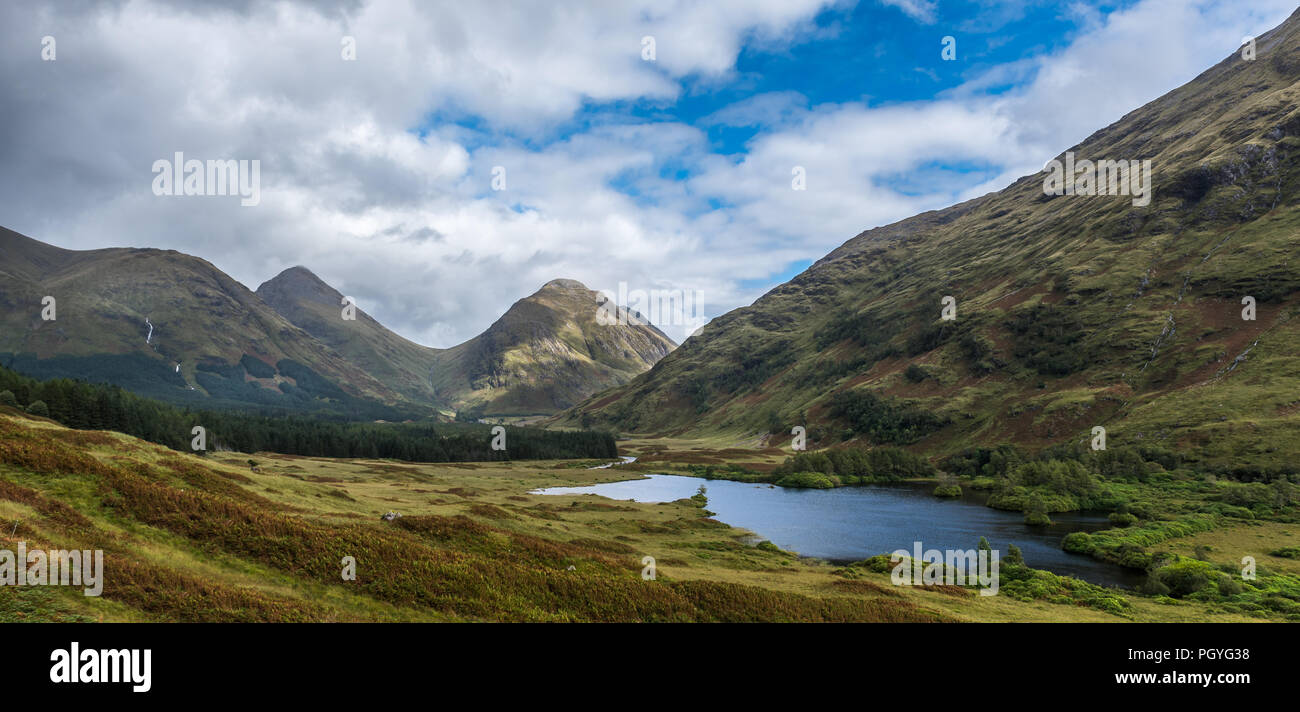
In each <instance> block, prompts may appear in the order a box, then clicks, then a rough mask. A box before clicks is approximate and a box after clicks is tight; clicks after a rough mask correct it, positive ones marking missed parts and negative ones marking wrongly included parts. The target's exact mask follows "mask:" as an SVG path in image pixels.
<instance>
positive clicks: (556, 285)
mask: <svg viewBox="0 0 1300 712" xmlns="http://www.w3.org/2000/svg"><path fill="white" fill-rule="evenodd" d="M542 289H582V290H585V291H591V290H589V289H587V285H585V284H583V283H582V282H579V281H578V280H576V279H563V278H561V279H552V280H551V281H549V282H547V283H546V284H543V285H542Z"/></svg>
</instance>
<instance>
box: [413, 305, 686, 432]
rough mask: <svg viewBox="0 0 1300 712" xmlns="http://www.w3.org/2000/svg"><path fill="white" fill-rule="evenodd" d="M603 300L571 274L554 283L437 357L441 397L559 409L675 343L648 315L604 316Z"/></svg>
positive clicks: (517, 408) (462, 402)
mask: <svg viewBox="0 0 1300 712" xmlns="http://www.w3.org/2000/svg"><path fill="white" fill-rule="evenodd" d="M603 299H604V297H603V296H602V295H601V294H600V293H599V292H595V291H592V290H590V289H587V288H586V287H585V286H583V285H582V284H581V283H579V282H575V281H574V280H571V279H557V280H553V281H551V282H548V283H546V284H545V285H543V286H542V288H541V289H539V290H538V291H537V292H536V293H535V294H533V295H532V296H529V297H527V298H524V299H521V300H519V301H517V302H515V304H514V305H513V306H511V307H510V309H509V310H507V311H506V313H505V314H504V315H502V317H501V318H500V319H498V320H497V321H496V322H495V323H493V324H492V326H490V327H488V329H487V330H486V331H484V332H483V333H482V334H480V335H478V336H476V337H474V338H473V339H470V340H469V341H466V342H465V343H463V344H459V345H457V346H454V347H452V348H450V349H447V350H446V351H441V352H439V353H437V354H436V355H435V356H434V359H433V361H434V363H433V383H434V386H435V387H436V388H437V391H438V395H439V398H441V399H444V400H446V401H448V402H449V403H451V404H452V405H453V406H454V407H456V408H458V409H468V410H470V411H473V412H477V413H483V414H486V415H533V414H539V413H554V412H556V411H558V410H562V409H564V408H567V407H569V406H571V405H573V404H575V403H578V402H579V401H581V400H582V399H584V398H586V397H587V396H590V395H591V394H593V393H596V392H599V391H601V390H603V389H605V388H608V387H610V386H616V385H620V384H623V383H626V382H627V381H628V380H630V379H631V378H632V377H634V376H636V375H637V374H639V373H642V372H644V371H645V370H647V369H648V368H650V367H651V366H653V365H654V364H655V363H656V362H657V361H658V360H659V359H661V358H663V357H664V356H665V355H666V354H668V353H669V352H670V351H671V350H672V349H673V348H674V347H675V344H674V343H673V342H672V340H671V339H669V338H668V337H667V336H665V335H664V334H663V332H661V331H659V330H658V329H657V328H655V327H654V326H653V325H651V324H648V323H644V321H643V320H640V319H632V320H630V323H626V324H600V323H598V320H597V312H598V309H599V307H600V304H601V303H602V301H603Z"/></svg>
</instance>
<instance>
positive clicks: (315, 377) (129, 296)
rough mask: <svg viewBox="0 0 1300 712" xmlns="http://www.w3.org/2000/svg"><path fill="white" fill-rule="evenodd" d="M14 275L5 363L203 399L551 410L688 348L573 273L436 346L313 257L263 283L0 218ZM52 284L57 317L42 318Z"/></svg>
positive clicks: (0, 335)
mask: <svg viewBox="0 0 1300 712" xmlns="http://www.w3.org/2000/svg"><path fill="white" fill-rule="evenodd" d="M0 278H2V281H0V309H2V310H3V313H2V314H0V364H3V365H6V366H9V367H12V368H14V369H16V370H19V371H22V372H24V373H27V374H28V375H31V376H35V377H38V378H54V377H67V378H81V379H84V380H90V381H102V382H108V383H115V384H117V385H120V386H123V387H124V388H127V389H129V390H132V391H135V392H137V393H139V394H141V395H145V396H149V397H153V398H159V399H162V400H166V401H169V402H173V403H179V404H183V405H191V406H196V407H209V406H222V407H236V408H244V407H254V408H258V409H269V410H288V411H327V412H335V413H339V414H344V415H352V416H356V417H366V418H380V417H382V418H390V417H402V418H406V417H419V416H421V415H430V414H432V413H433V412H434V409H444V408H452V409H466V408H469V409H472V410H473V411H474V413H475V414H481V415H518V414H528V415H533V414H550V413H554V412H556V411H558V410H561V409H563V408H567V407H569V406H571V405H573V404H575V403H577V402H579V401H581V400H582V399H584V398H586V397H587V396H589V395H591V394H593V393H595V392H596V391H598V390H600V389H602V388H606V387H608V386H613V385H619V384H622V383H626V382H627V381H628V380H629V379H631V378H632V377H633V376H635V375H637V374H638V373H641V372H642V371H645V370H646V369H648V368H650V366H652V365H653V364H654V363H655V362H656V361H657V360H659V359H660V358H662V357H663V356H664V355H665V354H667V353H668V352H669V351H670V350H672V348H673V347H674V344H673V342H672V341H671V340H669V339H668V338H667V337H666V336H664V335H663V334H662V333H661V332H660V331H659V330H658V329H656V328H654V327H653V326H651V325H649V324H647V323H645V322H644V321H643V320H640V319H637V318H635V317H632V318H629V319H627V320H626V321H628V322H629V323H625V324H624V323H620V324H611V325H601V324H598V323H597V319H596V314H597V312H598V311H599V310H600V308H601V305H602V303H603V297H602V296H601V295H600V294H599V293H597V292H593V291H591V290H589V289H587V288H586V287H584V286H582V284H580V283H578V282H575V281H573V280H565V279H557V280H554V281H552V282H549V283H547V284H546V285H545V286H543V287H542V288H541V289H540V290H539V291H538V292H537V293H536V294H533V295H532V296H530V297H527V298H525V299H521V300H519V301H518V302H516V303H515V304H514V306H512V307H511V308H510V310H509V311H507V312H506V313H505V314H504V315H503V316H502V317H501V318H500V319H498V320H497V321H496V323H494V324H492V326H491V327H489V328H488V329H487V331H485V332H484V333H483V334H480V335H479V336H476V337H474V338H473V339H470V340H469V341H466V342H465V343H463V344H460V345H459V346H455V347H453V348H450V349H434V348H429V347H427V346H421V345H419V344H416V343H414V342H411V341H408V340H407V339H404V338H402V337H401V336H398V335H397V334H395V333H393V332H392V331H390V330H388V329H387V328H385V327H384V326H383V325H382V324H380V323H379V322H378V321H376V320H375V319H374V318H372V317H371V316H370V315H369V314H366V313H365V312H364V311H362V310H361V309H355V314H354V315H355V319H346V318H344V305H343V304H342V301H343V295H342V294H341V293H339V291H338V290H336V289H334V288H333V287H331V286H330V285H328V284H326V283H325V282H324V281H322V280H321V279H320V278H318V277H317V276H316V275H315V274H313V273H312V272H311V271H309V270H308V269H306V268H304V267H292V268H290V269H287V270H285V271H284V272H282V273H280V274H279V275H277V276H276V277H274V278H273V279H270V280H268V281H267V282H265V283H264V284H262V285H261V286H260V287H258V289H257V291H256V292H251V291H249V290H248V288H246V287H244V285H242V284H240V283H239V282H236V281H235V280H233V279H231V278H230V277H229V276H227V275H226V274H225V273H223V272H222V271H221V270H219V269H217V268H216V267H214V266H213V265H212V264H210V263H208V262H206V261H204V260H202V259H199V258H197V257H192V256H190V255H185V254H182V253H179V252H175V251H172V250H153V249H135V248H110V249H103V250H83V251H77V250H65V249H62V248H59V247H54V246H52V245H47V244H45V243H43V242H39V241H37V240H33V239H31V238H29V237H26V236H24V235H20V234H18V233H16V232H13V231H12V230H5V229H3V228H0ZM46 296H51V297H53V298H54V300H55V301H54V311H53V314H52V315H53V316H54V318H53V319H52V320H46V319H44V318H42V309H43V301H42V300H43V299H44V297H46ZM349 311H351V310H349ZM349 316H353V314H351V313H350V314H349ZM394 409H396V410H394Z"/></svg>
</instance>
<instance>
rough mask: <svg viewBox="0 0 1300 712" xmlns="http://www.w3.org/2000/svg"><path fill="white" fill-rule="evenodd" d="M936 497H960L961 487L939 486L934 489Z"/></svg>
mask: <svg viewBox="0 0 1300 712" xmlns="http://www.w3.org/2000/svg"><path fill="white" fill-rule="evenodd" d="M934 496H935V497H960V496H961V486H960V485H939V486H938V487H935V488H934Z"/></svg>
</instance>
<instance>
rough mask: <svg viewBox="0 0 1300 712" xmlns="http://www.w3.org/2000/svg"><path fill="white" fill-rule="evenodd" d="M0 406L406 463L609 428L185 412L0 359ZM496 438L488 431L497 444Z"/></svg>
mask: <svg viewBox="0 0 1300 712" xmlns="http://www.w3.org/2000/svg"><path fill="white" fill-rule="evenodd" d="M0 405H7V406H10V407H14V408H21V409H23V410H26V411H27V412H28V413H31V414H33V415H40V416H44V417H48V418H50V419H52V420H55V421H58V422H59V423H62V424H64V425H66V426H68V427H70V428H76V429H80V430H114V431H117V432H120V433H125V434H127V435H132V436H135V437H138V438H141V439H143V440H148V441H150V442H155V443H158V444H160V445H164V446H166V447H170V448H173V449H175V450H182V451H189V450H190V446H191V442H192V438H193V435H192V430H193V428H194V427H195V426H201V427H203V428H204V430H205V431H206V439H207V447H208V449H222V450H237V451H240V452H258V451H271V452H278V453H284V454H288V455H306V456H312V457H343V458H348V457H360V458H388V459H394V460H409V461H413V462H487V461H496V460H531V459H546V460H549V459H570V458H609V459H612V458H614V457H617V455H618V447H617V445H616V444H615V442H614V437H613V436H612V435H610V434H609V433H604V432H595V431H589V430H582V431H558V430H541V429H538V428H523V427H508V426H507V427H505V434H504V443H503V444H504V445H505V449H503V450H498V449H493V448H492V441H493V438H494V433H493V431H492V426H488V425H479V424H470V423H439V422H433V421H421V422H404V423H382V422H357V421H346V420H332V419H328V418H325V417H320V416H316V417H313V416H266V415H250V414H247V413H241V412H238V411H216V410H192V409H188V408H178V407H176V406H172V405H168V404H166V403H161V402H159V401H155V400H150V399H148V398H143V397H140V396H137V395H135V394H133V393H130V392H128V391H126V390H124V389H122V388H120V387H118V386H112V385H104V384H93V383H85V382H83V381H76V380H72V379H67V378H56V379H50V380H45V381H38V380H36V379H33V378H28V377H27V376H24V375H22V374H19V373H17V372H16V371H13V370H10V369H8V368H4V367H0ZM501 442H502V441H501V440H500V439H498V443H501Z"/></svg>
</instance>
